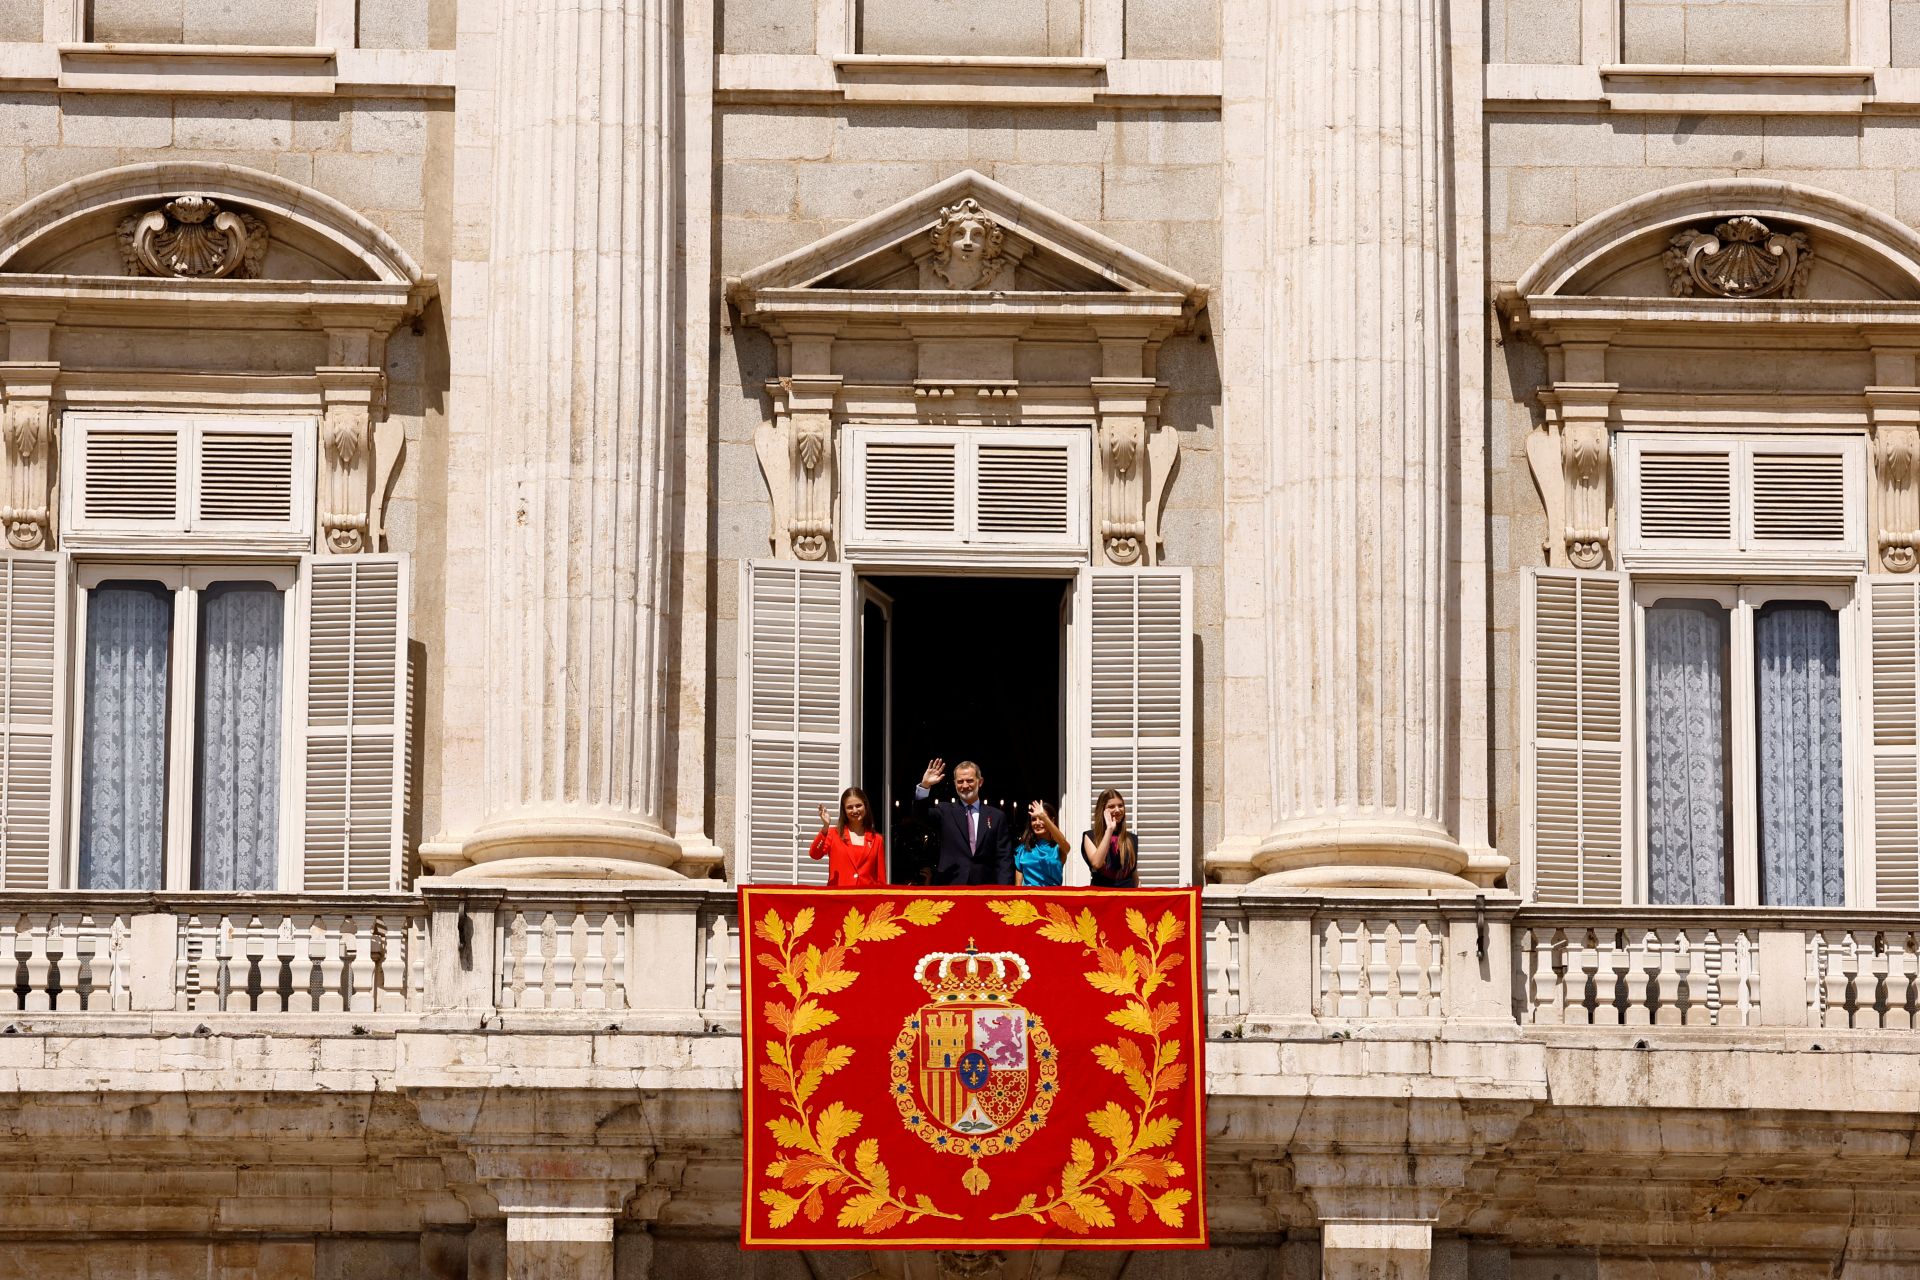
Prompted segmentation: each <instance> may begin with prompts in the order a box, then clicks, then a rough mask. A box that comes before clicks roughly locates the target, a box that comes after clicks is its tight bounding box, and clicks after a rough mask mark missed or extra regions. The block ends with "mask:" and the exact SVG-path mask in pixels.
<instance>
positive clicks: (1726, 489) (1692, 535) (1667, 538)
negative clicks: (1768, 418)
mask: <svg viewBox="0 0 1920 1280" xmlns="http://www.w3.org/2000/svg"><path fill="white" fill-rule="evenodd" d="M1636 446H1637V447H1636V448H1635V449H1634V450H1633V453H1632V458H1633V462H1632V493H1633V502H1634V518H1633V519H1632V520H1630V521H1629V527H1628V540H1629V546H1632V547H1648V548H1657V547H1667V546H1687V547H1703V548H1705V547H1720V548H1723V549H1729V550H1730V549H1732V547H1733V546H1734V538H1735V533H1736V522H1735V518H1734V513H1735V507H1734V495H1735V489H1736V484H1735V465H1734V464H1735V459H1734V451H1733V448H1732V446H1731V445H1702V444H1699V443H1692V444H1684V445H1683V444H1681V443H1677V442H1676V443H1674V444H1671V445H1668V444H1655V443H1653V442H1651V441H1639V442H1636Z"/></svg>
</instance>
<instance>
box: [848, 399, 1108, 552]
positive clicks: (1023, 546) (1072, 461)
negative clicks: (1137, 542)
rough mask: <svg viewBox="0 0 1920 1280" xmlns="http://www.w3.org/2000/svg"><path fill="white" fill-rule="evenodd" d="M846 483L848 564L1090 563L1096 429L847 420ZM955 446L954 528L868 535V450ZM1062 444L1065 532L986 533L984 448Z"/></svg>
mask: <svg viewBox="0 0 1920 1280" xmlns="http://www.w3.org/2000/svg"><path fill="white" fill-rule="evenodd" d="M839 436H840V451H841V458H842V461H841V472H842V483H841V485H840V495H839V503H840V513H839V521H838V524H839V527H840V528H842V529H845V530H846V537H845V543H846V553H845V557H844V558H845V559H847V560H848V561H850V562H853V563H856V564H861V565H869V564H870V565H875V566H882V565H884V566H888V567H891V566H893V565H897V564H904V563H912V564H923V563H928V562H935V563H939V564H944V565H952V566H956V567H959V566H975V567H977V566H980V565H981V564H983V563H985V564H1004V563H1005V562H1007V561H1009V560H1017V561H1018V562H1020V563H1022V564H1050V565H1054V566H1060V567H1064V566H1067V565H1076V566H1077V565H1082V564H1086V563H1088V562H1089V560H1090V558H1091V547H1092V524H1091V510H1092V497H1093V470H1092V446H1093V428H1092V427H1090V426H1084V425H1076V424H1066V425H1061V426H1046V427H1014V428H1009V427H916V426H900V425H892V426H881V425H875V424H865V423H861V424H854V423H849V424H847V425H845V426H843V427H841V428H840V432H839ZM869 443H884V444H951V445H952V446H953V447H954V453H955V459H954V526H955V527H954V531H953V532H952V533H950V534H941V533H936V532H934V531H932V530H928V529H914V530H903V531H900V532H887V531H876V532H869V531H868V530H867V528H866V525H865V506H864V504H863V502H862V499H861V495H864V494H865V492H866V446H867V445H868V444H869ZM983 444H984V445H1012V446H1021V445H1061V444H1064V445H1066V447H1067V490H1066V498H1067V532H1065V533H1064V534H1060V535H1058V536H1053V537H1036V536H1033V535H1023V534H1006V533H982V532H980V531H979V530H978V529H977V527H976V526H977V525H978V523H979V500H978V490H979V470H980V467H979V450H980V447H981V446H982V445H983Z"/></svg>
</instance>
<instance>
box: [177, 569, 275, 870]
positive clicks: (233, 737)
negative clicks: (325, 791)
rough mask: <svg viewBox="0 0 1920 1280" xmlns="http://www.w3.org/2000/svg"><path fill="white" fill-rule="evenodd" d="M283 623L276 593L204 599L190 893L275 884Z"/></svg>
mask: <svg viewBox="0 0 1920 1280" xmlns="http://www.w3.org/2000/svg"><path fill="white" fill-rule="evenodd" d="M283 616H284V615H283V610H282V602H281V595H280V592H279V591H277V590H275V589H274V588H272V587H269V586H266V585H264V584H262V583H253V582H247V583H223V584H221V585H219V586H216V587H211V588H209V589H207V590H206V591H204V592H202V593H201V596H200V707H199V716H198V721H199V742H198V748H197V753H196V754H197V760H196V762H195V764H196V769H195V781H196V783H197V784H198V785H197V786H196V788H195V790H196V792H197V800H196V805H197V808H196V811H195V814H194V820H195V829H194V838H195V848H194V866H193V887H194V888H196V889H233V890H247V889H272V888H274V887H275V886H276V885H277V884H278V882H279V860H280V701H281V700H280V671H281V647H282V644H283V641H284V632H285V626H284V623H283V621H282V619H283Z"/></svg>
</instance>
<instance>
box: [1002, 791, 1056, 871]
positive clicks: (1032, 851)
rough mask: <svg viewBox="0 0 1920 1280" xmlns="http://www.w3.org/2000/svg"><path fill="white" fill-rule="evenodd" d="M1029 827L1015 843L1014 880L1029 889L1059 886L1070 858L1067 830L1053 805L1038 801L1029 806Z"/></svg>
mask: <svg viewBox="0 0 1920 1280" xmlns="http://www.w3.org/2000/svg"><path fill="white" fill-rule="evenodd" d="M1027 818H1028V822H1027V829H1026V831H1024V832H1022V833H1021V836H1020V843H1018V844H1016V845H1014V846H1013V880H1014V883H1015V884H1019V885H1025V886H1026V887H1027V888H1029V889H1048V888H1054V887H1057V886H1058V885H1059V883H1060V874H1061V871H1062V870H1063V868H1064V866H1065V863H1066V857H1067V837H1066V833H1065V832H1063V831H1061V830H1060V825H1059V823H1057V822H1055V821H1054V813H1053V806H1052V805H1050V804H1048V803H1047V802H1046V801H1045V800H1035V801H1034V802H1033V803H1032V804H1030V805H1028V806H1027Z"/></svg>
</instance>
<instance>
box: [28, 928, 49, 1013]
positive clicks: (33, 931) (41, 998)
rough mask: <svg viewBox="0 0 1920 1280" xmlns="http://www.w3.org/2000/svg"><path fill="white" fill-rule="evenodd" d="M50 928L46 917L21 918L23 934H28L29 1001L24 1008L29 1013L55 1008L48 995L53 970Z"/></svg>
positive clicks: (43, 1011)
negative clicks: (48, 977) (49, 944)
mask: <svg viewBox="0 0 1920 1280" xmlns="http://www.w3.org/2000/svg"><path fill="white" fill-rule="evenodd" d="M48 928H49V920H48V917H46V916H37V915H36V916H23V917H21V932H22V933H24V934H26V943H27V999H26V1003H25V1005H24V1006H23V1007H24V1008H25V1010H26V1011H27V1012H28V1013H45V1012H47V1011H48V1010H50V1009H51V1008H52V1007H53V1001H52V999H51V998H50V997H49V995H48V993H47V985H48V983H47V976H48V973H49V972H50V970H51V964H50V962H49V961H48V959H47V930H48Z"/></svg>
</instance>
